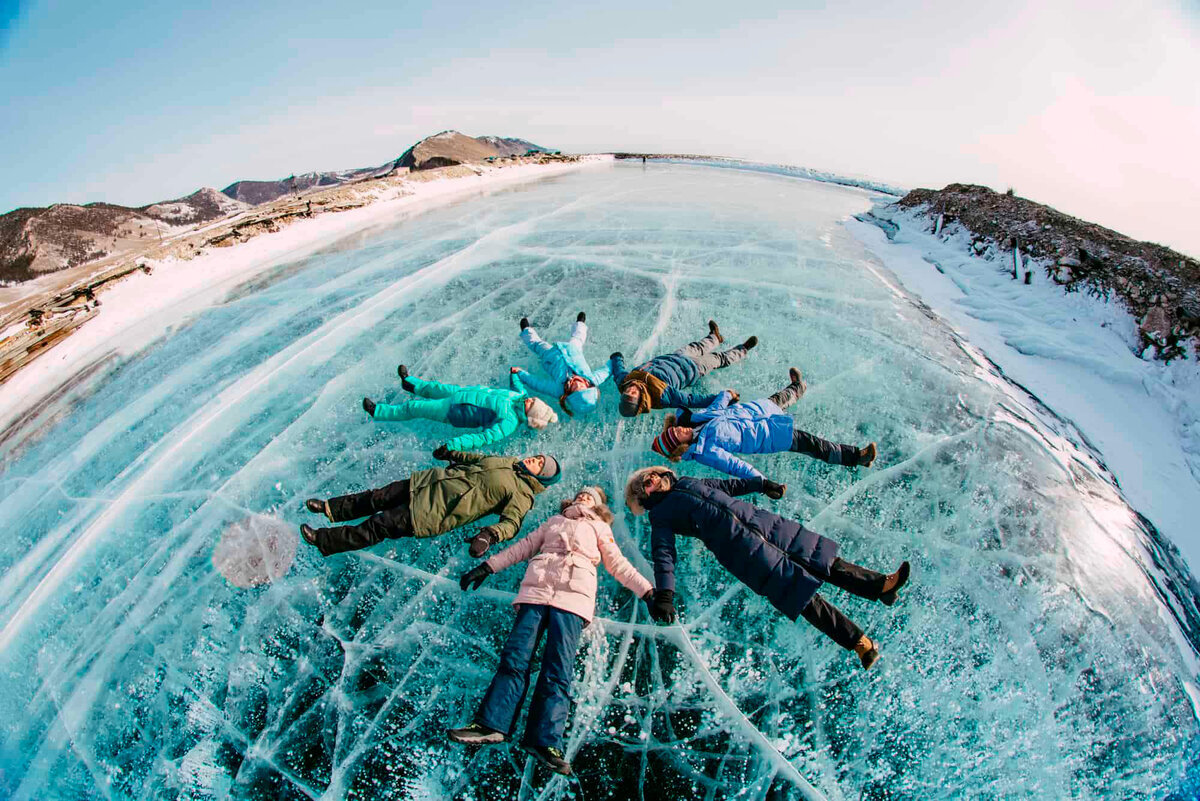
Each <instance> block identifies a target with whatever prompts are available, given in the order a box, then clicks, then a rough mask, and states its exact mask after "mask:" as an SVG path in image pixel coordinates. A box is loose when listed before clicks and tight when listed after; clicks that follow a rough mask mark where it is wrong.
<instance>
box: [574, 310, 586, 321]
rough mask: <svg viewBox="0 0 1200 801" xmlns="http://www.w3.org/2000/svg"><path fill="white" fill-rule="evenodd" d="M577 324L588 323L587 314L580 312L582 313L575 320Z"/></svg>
mask: <svg viewBox="0 0 1200 801" xmlns="http://www.w3.org/2000/svg"><path fill="white" fill-rule="evenodd" d="M575 322H577V323H586V322H587V315H586V314H584V313H583V312H580V313H579V316H578V317H576V318H575Z"/></svg>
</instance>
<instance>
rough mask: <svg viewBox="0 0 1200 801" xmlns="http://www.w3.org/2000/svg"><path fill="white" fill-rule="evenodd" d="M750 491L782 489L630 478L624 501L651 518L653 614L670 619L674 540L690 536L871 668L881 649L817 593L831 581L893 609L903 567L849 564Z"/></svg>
mask: <svg viewBox="0 0 1200 801" xmlns="http://www.w3.org/2000/svg"><path fill="white" fill-rule="evenodd" d="M751 492H762V493H765V494H766V496H767V497H768V498H779V497H780V496H782V495H783V487H782V486H781V485H779V484H776V483H775V482H773V481H769V480H767V479H764V478H761V477H756V478H735V479H698V478H690V477H688V476H677V475H675V473H674V472H672V471H671V470H670V469H668V468H666V467H644V468H642V469H641V470H638V471H636V472H634V473H633V475H631V476H630V477H629V481H628V483H627V484H626V485H625V504H626V505H627V506H628V507H629V510H630V511H631V512H633V514H635V515H641V514H644V513H645V512H646V511H647V510H649V513H650V549H651V556H652V560H653V563H654V597H653V601H652V602H651V604H650V615H651V617H653V618H654V619H655V620H656V621H659V622H662V623H673V622H675V619H676V613H675V561H676V551H675V537H676V535H680V536H684V537H695V538H697V539H698V540H700V542H702V543H703V544H704V547H706V548H708V550H709V551H711V552H712V555H713V556H715V557H716V558H717V561H718V562H719V563H720V564H721V566H722V567H724V568H725V569H726V570H728V571H729V572H730V573H732V574H733V576H734V578H736V579H737V580H738V581H740V582H742V583H743V584H745V585H746V586H747V587H749V588H750V589H751V590H753V591H754V592H756V593H758V594H759V595H761V596H763V597H765V598H766V599H767V600H768V601H769V602H770V603H771V605H772V606H774V607H775V608H776V609H778V610H779V611H780V612H782V613H783V614H784V615H786V616H787V617H788V618H789V619H790V620H795V619H796V618H797V617H803V618H804V619H805V620H807V621H808V622H809V623H811V624H812V625H813V626H815V627H816V628H817V629H818V630H820V631H821V632H822V633H824V634H825V635H826V636H828V637H829V638H830V639H832V640H833V641H834V642H836V643H837V644H838V645H840V646H842V647H843V648H845V649H847V650H853V651H854V652H855V653H856V654H858V657H859V660H860V661H861V662H862V666H863V667H864V668H870V667H871V665H873V664H874V663H875V660H876V659H878V658H879V649H878V644H877V643H876V642H874V641H873V640H872V639H871V638H870V637H868V636H867V635H866V634H864V633H863V631H862V629H860V628H859V627H858V626H857V625H855V623H854V621H852V620H850V618H848V617H846V615H845V614H844V613H843V612H842V611H841V610H839V609H838V608H837V607H836V606H834V605H833V604H831V603H829V602H828V601H826V600H825V599H824V598H823V597H822V596H821V594H820V593H819V592H817V590H819V589H820V587H821V584H822V583H823V582H829V583H830V584H832V585H834V586H835V587H840V588H841V589H843V590H846V591H847V592H850V593H852V594H854V595H857V596H858V597H860V598H866V599H868V600H873V601H880V602H881V603H884V604H886V605H888V606H891V605H892V604H894V603H896V600H897V598H898V593H899V591H900V588H901V587H903V586H904V585H905V583H907V582H908V575H909V569H910V568H909V564H908V562H904V563H903V564H901V565H900V568H899V569H898V570H897V571H896V572H895V573H891V574H888V575H885V574H883V573H877V572H875V571H874V570H870V569H868V568H865V567H862V566H861V565H856V564H853V563H851V562H847V561H846V560H844V559H842V558H840V557H839V556H838V544H837V543H836V542H834V541H833V540H831V539H828V538H826V537H822V536H821V535H820V534H818V533H816V532H815V531H810V530H809V529H807V528H805V527H804V526H803V525H801V524H800V523H798V522H796V521H794V520H789V519H787V518H784V517H781V516H779V515H777V514H775V513H773V512H770V511H768V510H766V509H760V508H758V507H757V506H752V505H751V504H749V503H746V502H745V501H742V500H739V499H738V498H739V496H741V495H746V494H748V493H751Z"/></svg>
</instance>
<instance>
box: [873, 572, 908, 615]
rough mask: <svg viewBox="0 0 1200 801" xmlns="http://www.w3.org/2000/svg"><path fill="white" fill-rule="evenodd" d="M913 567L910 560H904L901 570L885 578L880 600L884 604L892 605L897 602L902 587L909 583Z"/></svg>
mask: <svg viewBox="0 0 1200 801" xmlns="http://www.w3.org/2000/svg"><path fill="white" fill-rule="evenodd" d="M911 569H912V568H911V567H910V566H909V564H908V562H903V563H901V565H900V569H899V570H897V571H896V572H895V573H892V574H890V575H889V576H888V577H887V578H886V579H884V581H883V592H881V593H879V600H880V601H881V602H882V603H883V604H884V605H886V606H891V605H892V604H894V603H896V598H897V595H898V594H899V592H900V588H901V587H903V586H904V585H905V584H907V583H908V574H909V571H910V570H911Z"/></svg>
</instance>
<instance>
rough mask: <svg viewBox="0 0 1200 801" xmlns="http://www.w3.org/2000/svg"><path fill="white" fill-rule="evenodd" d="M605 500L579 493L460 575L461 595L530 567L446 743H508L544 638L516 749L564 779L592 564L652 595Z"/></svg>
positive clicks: (591, 607) (600, 494)
mask: <svg viewBox="0 0 1200 801" xmlns="http://www.w3.org/2000/svg"><path fill="white" fill-rule="evenodd" d="M607 501H608V497H607V496H606V495H605V494H604V490H602V489H600V488H599V487H584V488H583V489H581V490H580V491H579V492H578V493H577V494H576V495H575V497H574V498H573V499H570V500H564V501H563V502H562V506H561V509H560V511H559V513H558V514H556V515H555V516H554V517H551V518H550V519H549V520H547V521H546V522H545V523H543V524H542V525H541V526H539V527H538V528H537V529H535V530H534V531H533V532H532V533H530V535H529V536H528V537H525V538H524V539H523V540H521V541H520V542H518V543H516V544H515V545H513V546H511V547H510V548H507V549H505V550H503V551H501V552H500V553H498V554H496V555H495V556H493V557H492V558H490V559H488V560H487V561H486V562H484V563H483V564H481V565H479V566H478V567H476V568H474V569H473V570H471V571H469V572H467V573H465V574H463V576H462V578H461V579H460V582H459V583H460V585H461V586H462V588H463V589H464V590H466V589H467V588H468V587H475V588H478V587H479V585H480V584H482V583H483V582H484V580H485V579H487V577H488V576H490V575H492V573H495V572H498V571H501V570H503V569H504V568H506V567H509V566H511V565H514V564H516V563H517V562H524V561H526V560H528V561H529V566H528V567H527V568H526V569H525V578H524V580H523V581H522V582H521V589H520V591H519V592H518V593H517V596H516V598H514V599H513V605H514V606H515V607H516V608H517V619H516V621H515V622H514V623H513V628H512V633H511V634H509V636H508V642H506V643H505V645H504V650H503V652H501V654H500V665H499V667H498V668H497V670H496V675H495V677H494V678H493V679H492V683H491V686H489V687H488V691H487V694H486V695H485V696H484V697H483V702H482V703H481V704H480V705H479V710H478V711H477V712H476V713H475V720H474V721H473V722H472V723H470V724H468V725H467V726H463V727H462V728H458V729H451V730H450V731H449V732H448V734H449V736H450V739H451V740H454V741H455V742H459V743H466V744H468V745H482V744H486V743H502V742H504V741H505V740H506V739H508V738H509V737H511V736H512V732H513V728H514V726H515V725H516V720H517V714H518V713H519V712H520V710H521V702H522V701H523V700H524V698H525V692H526V690H528V688H529V670H530V666H531V663H532V661H533V654H534V651H536V650H537V645H538V641H539V640H540V639H541V638H542V635H543V634H545V635H546V648H545V651H544V652H543V654H542V669H541V672H540V674H539V675H538V681H537V686H536V687H534V690H533V701H532V703H531V704H530V707H529V719H528V722H527V723H526V726H525V737H524V739H523V740H522V743H521V745H522V747H523V748H524V749H525V750H526V751H528V752H529V753H530V754H532V755H533V756H534V757H536V758H537V759H538V760H539V761H540V762H542V764H544V765H546V766H547V767H549V768H550V769H551V770H553V771H555V772H557V773H561V774H563V775H565V776H569V775H570V774H571V765H570V763H568V762H567V760H566V757H565V756H564V754H563V751H562V735H563V729H565V728H566V725H567V713H568V711H569V710H570V690H571V681H572V679H573V678H574V674H575V652H576V650H577V648H578V645H579V635H580V632H582V631H583V627H584V626H586V625H587V624H588V623H590V622H591V621H592V616H593V615H594V614H595V611H596V582H597V577H596V565H598V564H600V563H601V562H603V563H604V567H605V569H606V570H608V572H609V573H611V574H612V575H613V577H614V578H615V579H616V580H617V581H619V582H621V584H623V585H624V586H625V587H627V588H629V590H631V591H632V592H633V594H634V595H636V596H637V597H639V598H641V599H642V600H647V599H648V598H649V597H651V596H652V595H653V592H654V588H653V587H652V586H651V585H650V582H649V581H648V580H646V578H645V577H644V576H643V575H642V574H641V573H639V572H638V571H637V569H636V568H635V567H634V566H633V565H631V564H630V563H629V560H628V559H626V558H625V556H624V555H623V554H622V553H621V549H620V548H618V547H617V543H616V542H615V541H614V540H613V534H612V528H611V527H610V525H609V524H610V523H611V522H612V520H613V515H612V512H611V511H609V509H608V507H607V506H606V505H605V504H606V503H607Z"/></svg>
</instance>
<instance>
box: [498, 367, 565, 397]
mask: <svg viewBox="0 0 1200 801" xmlns="http://www.w3.org/2000/svg"><path fill="white" fill-rule="evenodd" d="M513 369H514V370H516V372H514V373H512V375H513V376H515V377H516V380H517V381H520V382H521V386H520V387H519V388H518V387H517V385H516V383H515V382H513V380H512V379H509V383H511V384H512V385H513V389H514V390H516V391H517V392H524V391H525V390H526V389H532V390H533V391H534V392H537V393H538V394H540V395H547V396H549V397H551V398H557V397H558V396H559V395H561V394H562V390H563V388H562V385H560V384H555V383H554V382H553V381H551V380H550V379H549V378H542V377H541V376H537V375H534V374H533V373H527V372H525V371H524V370H522V369H521V368H519V367H515V368H513Z"/></svg>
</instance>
